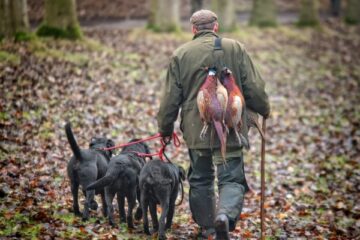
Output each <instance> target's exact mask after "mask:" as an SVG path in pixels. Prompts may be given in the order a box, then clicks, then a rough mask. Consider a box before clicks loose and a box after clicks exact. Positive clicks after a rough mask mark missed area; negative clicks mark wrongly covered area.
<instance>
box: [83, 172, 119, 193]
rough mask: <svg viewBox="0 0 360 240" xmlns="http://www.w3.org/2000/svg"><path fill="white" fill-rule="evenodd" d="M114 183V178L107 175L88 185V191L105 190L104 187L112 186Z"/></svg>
mask: <svg viewBox="0 0 360 240" xmlns="http://www.w3.org/2000/svg"><path fill="white" fill-rule="evenodd" d="M113 181H114V177H113V176H110V175H105V176H104V177H102V178H100V179H99V180H97V181H96V182H93V183H92V184H90V185H88V186H87V187H86V190H93V189H99V188H104V187H106V186H108V185H110V184H111V183H112V182H113Z"/></svg>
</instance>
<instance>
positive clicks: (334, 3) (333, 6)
mask: <svg viewBox="0 0 360 240" xmlns="http://www.w3.org/2000/svg"><path fill="white" fill-rule="evenodd" d="M340 12H341V0H330V13H331V15H332V16H333V17H339V16H340Z"/></svg>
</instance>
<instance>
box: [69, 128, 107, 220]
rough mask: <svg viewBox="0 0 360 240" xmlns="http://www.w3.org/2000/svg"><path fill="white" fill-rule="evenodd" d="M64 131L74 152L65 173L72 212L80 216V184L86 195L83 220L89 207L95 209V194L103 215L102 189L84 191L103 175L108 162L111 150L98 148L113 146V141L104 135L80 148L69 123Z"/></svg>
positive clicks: (104, 206) (104, 210)
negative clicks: (71, 199)
mask: <svg viewBox="0 0 360 240" xmlns="http://www.w3.org/2000/svg"><path fill="white" fill-rule="evenodd" d="M65 133H66V136H67V139H68V142H69V144H70V147H71V150H72V152H73V153H74V155H73V156H72V157H71V159H70V161H69V163H68V165H67V174H68V177H69V179H70V184H71V193H72V195H73V209H74V213H75V215H78V216H81V212H80V210H79V202H78V191H79V186H81V187H82V190H83V193H84V195H85V197H86V200H85V206H84V211H83V214H82V218H83V220H87V219H88V218H89V208H91V209H93V210H96V209H97V203H96V201H95V199H94V197H95V194H101V198H102V202H103V213H104V216H106V201H105V194H104V190H99V191H94V190H86V191H85V189H86V187H87V186H88V185H90V184H91V183H93V182H95V181H96V180H97V179H99V178H101V177H103V176H104V175H105V173H106V169H107V165H108V162H109V160H110V158H111V156H112V151H102V150H98V149H99V148H107V147H112V146H114V142H113V141H112V140H110V139H107V138H104V137H101V138H92V139H91V142H90V144H89V149H80V148H79V146H78V144H77V142H76V140H75V137H74V134H73V132H72V130H71V125H70V123H67V124H66V125H65Z"/></svg>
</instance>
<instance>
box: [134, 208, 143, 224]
mask: <svg viewBox="0 0 360 240" xmlns="http://www.w3.org/2000/svg"><path fill="white" fill-rule="evenodd" d="M140 219H142V210H141V208H137V209H136V212H135V220H137V221H139V220H140Z"/></svg>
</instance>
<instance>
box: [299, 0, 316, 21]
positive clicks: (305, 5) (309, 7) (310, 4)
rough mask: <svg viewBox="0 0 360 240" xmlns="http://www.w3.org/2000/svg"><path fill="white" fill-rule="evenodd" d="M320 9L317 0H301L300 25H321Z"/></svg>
mask: <svg viewBox="0 0 360 240" xmlns="http://www.w3.org/2000/svg"><path fill="white" fill-rule="evenodd" d="M319 23H320V21H319V11H318V1H317V0H301V8H300V17H299V21H298V25H299V26H317V25H319Z"/></svg>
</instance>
